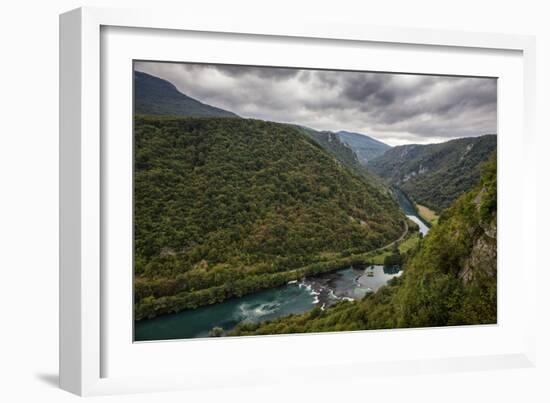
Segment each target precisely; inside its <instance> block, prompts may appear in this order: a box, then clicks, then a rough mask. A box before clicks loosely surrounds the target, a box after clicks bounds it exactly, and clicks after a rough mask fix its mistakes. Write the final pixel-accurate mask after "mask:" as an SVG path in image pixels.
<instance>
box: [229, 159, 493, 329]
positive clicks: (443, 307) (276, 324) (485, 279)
mask: <svg viewBox="0 0 550 403" xmlns="http://www.w3.org/2000/svg"><path fill="white" fill-rule="evenodd" d="M496 200H497V193H496V155H494V154H493V155H492V157H491V158H490V160H489V162H487V163H486V164H485V165H484V168H483V172H482V175H481V181H480V184H479V185H478V186H477V187H476V188H475V189H473V190H472V191H470V192H468V193H466V194H465V195H463V196H462V197H460V198H459V199H458V200H457V201H456V202H455V203H454V204H453V205H452V206H451V207H450V208H449V209H447V210H445V211H444V212H443V214H442V216H441V218H440V221H439V223H438V224H437V225H435V226H434V227H433V228H432V230H431V231H430V232H429V233H428V234H427V236H426V237H425V238H424V239H423V240H422V241H421V243H420V244H419V246H418V249H417V250H416V251H415V252H413V253H412V256H411V257H409V258H407V261H406V263H405V271H404V274H403V275H402V276H401V277H399V278H394V279H392V280H391V281H390V282H389V284H388V285H387V286H385V287H382V288H381V289H380V290H379V291H377V292H376V293H374V294H369V295H367V296H366V297H365V299H363V300H362V301H358V302H342V303H340V304H338V305H336V306H334V307H332V308H329V309H327V310H326V311H324V312H320V311H318V310H317V311H312V312H309V313H306V314H302V315H291V316H288V317H284V318H280V319H277V320H274V321H271V322H264V323H259V324H242V325H240V326H239V327H237V328H236V329H235V330H234V331H233V332H231V333H230V334H232V335H247V334H274V333H302V332H323V331H339V330H363V329H384V328H399V327H425V326H447V325H464V324H484V323H486V324H489V323H496V318H497V316H496V315H497V293H496V291H497V281H496V276H497V272H496V264H497V259H496V220H497V204H496Z"/></svg>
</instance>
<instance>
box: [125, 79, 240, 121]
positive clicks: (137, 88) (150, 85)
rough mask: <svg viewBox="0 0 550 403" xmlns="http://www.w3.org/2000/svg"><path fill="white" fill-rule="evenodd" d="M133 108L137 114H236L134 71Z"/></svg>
mask: <svg viewBox="0 0 550 403" xmlns="http://www.w3.org/2000/svg"><path fill="white" fill-rule="evenodd" d="M134 102H135V104H134V109H135V111H134V112H135V113H137V114H145V115H167V116H205V117H217V116H237V115H235V114H234V113H232V112H228V111H225V110H223V109H220V108H216V107H214V106H210V105H207V104H203V103H202V102H199V101H197V100H196V99H193V98H191V97H188V96H187V95H185V94H182V93H181V92H180V91H178V89H177V88H176V87H175V86H174V85H173V84H172V83H170V82H168V81H166V80H163V79H161V78H158V77H155V76H152V75H150V74H146V73H142V72H139V71H134Z"/></svg>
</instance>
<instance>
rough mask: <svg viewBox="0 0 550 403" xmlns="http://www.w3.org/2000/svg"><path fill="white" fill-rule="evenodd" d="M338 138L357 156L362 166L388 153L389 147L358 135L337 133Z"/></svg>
mask: <svg viewBox="0 0 550 403" xmlns="http://www.w3.org/2000/svg"><path fill="white" fill-rule="evenodd" d="M337 134H338V137H339V138H340V139H341V140H342V141H343V142H344V143H345V144H347V145H348V146H349V147H351V149H352V150H353V151H354V152H355V154H357V157H358V159H359V162H360V163H361V164H363V165H365V164H367V162H369V161H370V160H372V159H374V158H376V157H379V156H380V155H382V154H384V153H385V152H386V151H388V150H389V149H390V148H391V146H389V145H387V144H385V143H382V142H381V141H378V140H376V139H373V138H372V137H369V136H367V135H364V134H360V133H353V132H347V131H344V130H341V131H339V132H338V133H337Z"/></svg>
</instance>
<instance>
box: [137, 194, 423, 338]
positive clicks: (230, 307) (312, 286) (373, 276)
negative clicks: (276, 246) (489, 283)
mask: <svg viewBox="0 0 550 403" xmlns="http://www.w3.org/2000/svg"><path fill="white" fill-rule="evenodd" d="M396 194H397V197H398V201H399V205H400V206H401V209H402V210H403V211H404V212H405V214H406V215H407V217H409V218H410V219H411V220H413V221H414V222H416V223H417V224H418V225H419V227H420V232H421V233H422V234H423V235H426V233H427V232H428V231H429V227H428V226H427V225H426V223H425V222H424V221H422V220H421V219H420V217H418V216H417V215H416V211H415V209H414V207H413V205H412V204H411V202H410V201H409V199H408V198H407V197H406V195H404V194H403V193H401V192H400V191H396ZM401 273H402V270H401V268H399V267H393V268H386V267H384V266H378V265H375V266H355V267H347V268H344V269H341V270H337V271H334V272H330V273H325V274H321V275H319V276H315V277H310V278H306V279H302V280H301V281H294V282H290V283H288V284H287V285H285V286H283V287H278V288H274V289H269V290H264V291H259V292H256V293H252V294H249V295H245V296H243V297H240V298H231V299H229V300H226V301H224V302H221V303H219V304H215V305H210V306H204V307H201V308H197V309H191V310H185V311H182V312H179V313H175V314H169V315H163V316H159V317H157V318H154V319H147V320H140V321H137V322H135V326H134V339H135V341H152V340H171V339H187V338H197V337H207V336H208V333H209V331H210V330H211V329H212V328H213V327H221V328H223V329H224V330H226V331H228V330H231V329H233V328H234V327H235V326H236V325H238V324H239V323H247V322H248V323H250V322H252V323H253V322H260V321H265V320H272V319H276V318H278V317H282V316H286V315H290V314H299V313H303V312H306V311H309V310H311V309H313V308H314V307H316V306H317V307H319V308H321V309H326V308H327V307H329V306H330V305H332V304H334V303H336V302H338V301H342V300H357V299H361V298H363V297H364V296H365V295H366V294H367V293H368V292H375V291H376V290H378V289H379V288H380V287H382V286H383V285H384V284H386V283H387V282H388V281H389V280H390V279H392V278H394V277H397V276H400V275H401Z"/></svg>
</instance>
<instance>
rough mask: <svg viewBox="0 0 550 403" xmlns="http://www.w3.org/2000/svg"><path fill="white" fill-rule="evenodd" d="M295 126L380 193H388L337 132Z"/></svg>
mask: <svg viewBox="0 0 550 403" xmlns="http://www.w3.org/2000/svg"><path fill="white" fill-rule="evenodd" d="M296 127H298V128H299V129H300V130H302V131H303V132H304V133H305V134H306V135H308V136H309V137H311V138H312V139H313V140H315V142H317V143H318V144H319V145H320V146H321V147H323V148H324V149H325V150H326V151H328V152H329V153H330V154H332V155H333V156H334V158H336V159H337V160H338V161H339V162H340V163H342V164H343V165H345V166H346V167H348V168H349V169H350V170H351V171H353V172H354V173H356V174H357V175H359V176H361V177H362V178H363V179H364V180H365V181H367V182H368V183H369V184H371V185H372V186H375V187H377V188H378V189H379V190H380V191H381V192H382V193H386V194H390V190H389V188H388V186H387V185H385V184H384V183H383V181H382V180H381V179H380V178H379V177H377V176H376V175H373V174H372V173H371V172H370V171H369V170H368V169H367V168H366V167H365V166H364V165H363V164H362V163H361V162H359V158H358V156H357V154H356V152H355V151H354V150H353V149H352V148H351V147H350V146H349V145H347V144H346V143H344V142H343V141H342V139H341V137H340V136H339V135H338V133H334V132H330V131H317V130H313V129H310V128H308V127H302V126H296Z"/></svg>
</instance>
